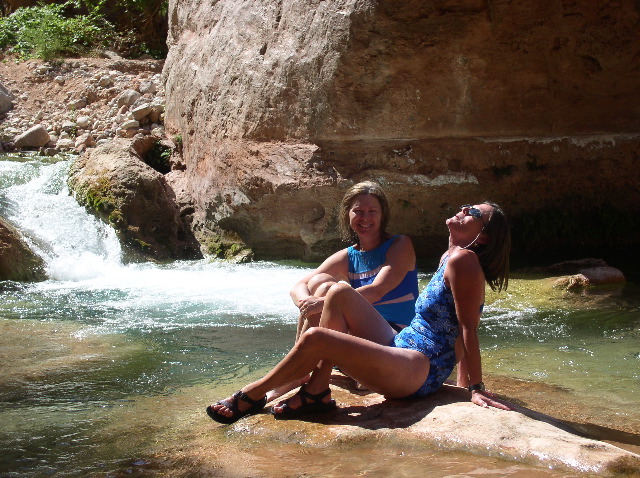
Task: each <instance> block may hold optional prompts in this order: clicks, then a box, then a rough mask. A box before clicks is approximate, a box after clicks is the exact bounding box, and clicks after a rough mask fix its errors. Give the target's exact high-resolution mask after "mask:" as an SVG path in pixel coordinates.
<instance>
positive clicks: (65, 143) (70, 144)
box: [56, 138, 76, 150]
mask: <svg viewBox="0 0 640 478" xmlns="http://www.w3.org/2000/svg"><path fill="white" fill-rule="evenodd" d="M75 147H76V143H75V141H74V140H72V139H65V138H60V139H59V140H58V142H57V143H56V148H57V149H59V150H67V149H73V148H75Z"/></svg>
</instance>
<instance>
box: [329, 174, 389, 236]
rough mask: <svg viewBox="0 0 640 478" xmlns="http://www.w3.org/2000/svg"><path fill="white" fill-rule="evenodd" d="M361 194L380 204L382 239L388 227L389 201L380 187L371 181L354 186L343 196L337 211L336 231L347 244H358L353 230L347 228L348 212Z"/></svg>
mask: <svg viewBox="0 0 640 478" xmlns="http://www.w3.org/2000/svg"><path fill="white" fill-rule="evenodd" d="M361 194H371V195H372V196H374V197H375V198H376V199H377V200H378V202H379V203H380V209H381V211H380V212H381V215H382V217H381V220H380V235H381V236H382V237H384V236H385V234H386V231H387V226H388V225H389V201H388V200H387V196H386V195H385V194H384V191H382V188H381V187H380V185H379V184H378V183H374V182H373V181H364V182H362V183H358V184H354V185H353V186H351V188H349V190H348V191H347V192H346V193H345V195H344V196H343V198H342V201H340V208H339V210H338V230H339V231H340V237H341V238H342V239H343V240H344V241H347V242H355V243H358V235H357V234H356V233H355V232H353V229H351V226H349V210H350V209H351V204H352V203H353V200H354V199H355V198H356V196H359V195H361Z"/></svg>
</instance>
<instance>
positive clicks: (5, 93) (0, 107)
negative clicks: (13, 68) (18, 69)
mask: <svg viewBox="0 0 640 478" xmlns="http://www.w3.org/2000/svg"><path fill="white" fill-rule="evenodd" d="M14 98H15V97H14V96H13V93H11V92H10V91H9V90H8V89H7V88H5V86H4V85H3V84H2V83H0V114H2V113H6V112H7V111H9V110H11V109H12V108H13V102H12V100H13V99H14Z"/></svg>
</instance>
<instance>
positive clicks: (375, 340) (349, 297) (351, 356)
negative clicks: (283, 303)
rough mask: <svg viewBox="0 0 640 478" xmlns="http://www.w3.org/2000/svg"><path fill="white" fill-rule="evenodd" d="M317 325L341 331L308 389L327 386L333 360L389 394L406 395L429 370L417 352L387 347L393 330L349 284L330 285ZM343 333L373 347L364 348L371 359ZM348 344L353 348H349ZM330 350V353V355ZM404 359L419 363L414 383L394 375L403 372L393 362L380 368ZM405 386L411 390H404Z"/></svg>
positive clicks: (292, 402) (296, 400)
mask: <svg viewBox="0 0 640 478" xmlns="http://www.w3.org/2000/svg"><path fill="white" fill-rule="evenodd" d="M320 327H321V330H322V329H332V330H335V331H338V332H341V333H342V334H338V335H337V337H335V338H332V339H330V341H332V342H337V343H335V344H334V343H332V344H331V345H328V347H330V348H329V349H328V350H330V352H325V357H324V358H323V360H322V361H321V362H320V363H319V364H318V366H317V367H316V369H315V370H314V371H313V373H312V375H311V379H310V380H309V382H308V383H307V385H306V387H305V389H306V390H307V391H308V392H309V393H311V394H319V393H321V392H323V391H324V390H326V389H327V388H328V386H329V380H330V378H331V370H332V368H333V365H334V364H335V365H338V366H339V367H340V368H341V369H342V370H345V371H346V372H347V373H348V374H349V375H350V376H351V377H353V378H355V379H356V380H358V381H359V382H361V383H364V384H365V385H367V387H368V388H370V389H371V390H376V391H379V392H381V393H384V394H386V395H389V396H407V395H409V394H411V393H413V392H414V391H415V390H417V389H418V387H419V386H420V385H421V384H422V383H423V382H424V379H425V378H426V374H427V373H428V371H429V361H428V359H427V358H426V357H425V356H424V355H422V354H421V353H419V352H415V351H407V350H403V349H396V348H392V347H386V346H387V345H389V344H390V343H391V341H392V340H393V337H394V335H395V331H394V330H393V329H392V328H391V327H390V326H389V324H388V323H387V321H386V320H384V319H383V318H382V316H380V314H379V313H378V312H377V311H376V310H375V309H374V308H373V306H371V304H369V302H368V301H367V300H366V299H365V298H364V297H362V296H361V295H360V294H358V293H357V292H355V291H354V290H353V289H352V288H351V287H349V286H348V285H346V284H344V285H343V284H336V285H334V286H332V287H331V291H330V292H329V294H328V295H327V300H326V301H325V305H324V308H323V311H322V317H321V319H320ZM317 330H318V329H313V331H314V332H316V333H319V332H317ZM344 334H350V335H353V336H357V337H359V338H362V339H365V340H364V341H362V342H364V343H359V346H361V347H363V348H367V347H373V348H374V349H375V350H373V351H370V350H367V352H366V353H371V354H372V356H371V361H370V362H369V361H368V360H367V359H366V358H365V352H364V351H363V352H357V351H356V348H357V346H356V344H353V345H348V344H350V343H351V342H352V340H353V339H356V337H349V335H346V336H345V335H344ZM345 337H347V338H345ZM338 344H339V345H340V346H343V347H344V349H339V348H338V349H335V350H334V349H333V347H336V346H338ZM374 345H375V346H377V348H376V347H374ZM349 347H353V348H352V349H349ZM407 352H410V353H407ZM413 352H415V354H416V355H414V354H413ZM329 354H330V355H331V357H330V358H329V356H328V355H329ZM378 355H379V357H378ZM386 360H389V362H385V363H384V364H382V363H380V361H386ZM405 360H406V361H408V362H411V361H414V360H415V361H417V362H418V363H419V365H416V366H415V367H416V368H415V370H414V371H415V375H414V377H412V378H415V377H418V380H416V381H415V387H414V384H413V382H412V381H409V382H405V383H404V384H402V383H400V382H398V380H397V378H398V377H404V375H405V373H401V371H394V370H393V369H394V367H395V366H392V367H391V368H390V369H389V370H387V371H386V372H383V369H385V370H386V369H387V368H389V364H390V363H396V362H397V364H396V365H397V366H399V367H400V366H401V365H400V363H401V362H403V361H405ZM421 368H422V369H425V370H426V371H425V372H424V376H422V375H421V374H420V373H419V371H420V369H421ZM403 370H404V372H408V371H409V370H410V369H407V368H404V369H403ZM401 380H408V378H406V377H405V378H402V379H401ZM403 385H404V386H403ZM407 389H410V390H409V391H407ZM329 400H330V396H326V397H325V399H324V401H325V402H328V401H329ZM287 403H288V406H289V407H290V408H293V409H296V408H298V407H299V406H300V405H301V404H302V403H301V400H300V397H298V396H297V395H296V396H294V397H292V398H291V399H289V400H288V401H287ZM282 405H283V404H278V405H277V406H275V407H274V412H275V413H278V412H281V411H282Z"/></svg>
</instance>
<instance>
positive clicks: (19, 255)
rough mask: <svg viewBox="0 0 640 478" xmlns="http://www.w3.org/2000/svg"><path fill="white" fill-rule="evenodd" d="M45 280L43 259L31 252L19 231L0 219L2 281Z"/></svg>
mask: <svg viewBox="0 0 640 478" xmlns="http://www.w3.org/2000/svg"><path fill="white" fill-rule="evenodd" d="M45 279H46V274H45V271H44V261H43V260H42V258H40V256H38V255H37V254H35V253H34V252H33V251H31V249H29V246H28V245H27V243H26V242H25V241H24V240H23V239H22V238H21V237H20V234H19V233H18V231H17V230H16V229H15V228H14V227H13V226H11V225H10V224H9V223H8V222H6V221H5V220H4V219H2V218H1V217H0V281H2V280H14V281H41V280H45Z"/></svg>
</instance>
